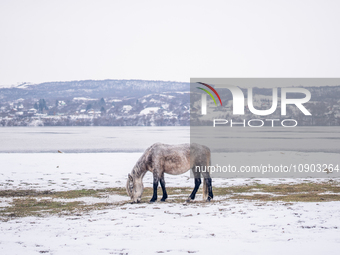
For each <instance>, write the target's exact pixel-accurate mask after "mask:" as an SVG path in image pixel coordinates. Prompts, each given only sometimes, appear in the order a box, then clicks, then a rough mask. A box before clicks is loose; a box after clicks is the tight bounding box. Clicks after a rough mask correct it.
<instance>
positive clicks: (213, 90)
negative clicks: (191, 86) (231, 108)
mask: <svg viewBox="0 0 340 255" xmlns="http://www.w3.org/2000/svg"><path fill="white" fill-rule="evenodd" d="M198 83H199V84H201V85H203V86H206V87H207V88H209V89H211V91H212V92H214V93H215V95H216V96H217V98H218V100H220V104H221V106H222V101H221V98H220V95H219V94H218V93H217V91H216V90H215V89H214V88H213V87H211V86H210V85H208V84H205V83H203V82H198ZM197 88H198V89H201V90H203V91H205V92H206V93H207V94H208V95H209V96H210V97H211V98H212V100H214V103H215V105H216V106H217V103H216V100H215V98H214V96H213V95H212V94H211V92H210V91H209V90H206V89H204V88H200V87H197Z"/></svg>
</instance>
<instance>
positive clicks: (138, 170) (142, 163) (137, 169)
mask: <svg viewBox="0 0 340 255" xmlns="http://www.w3.org/2000/svg"><path fill="white" fill-rule="evenodd" d="M155 145H156V144H153V145H151V146H150V147H149V148H147V149H146V150H145V152H144V153H143V155H142V156H141V157H140V158H139V159H138V161H137V163H136V164H135V166H134V167H133V169H132V172H131V174H132V176H133V177H136V178H140V177H144V175H145V173H146V172H147V163H148V161H149V155H150V153H151V151H152V148H153V147H154V146H155Z"/></svg>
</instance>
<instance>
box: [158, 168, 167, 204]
mask: <svg viewBox="0 0 340 255" xmlns="http://www.w3.org/2000/svg"><path fill="white" fill-rule="evenodd" d="M160 183H161V187H162V191H163V197H162V199H161V201H162V202H164V201H165V199H167V198H168V194H167V193H166V189H165V180H164V173H163V174H162V176H161V179H160Z"/></svg>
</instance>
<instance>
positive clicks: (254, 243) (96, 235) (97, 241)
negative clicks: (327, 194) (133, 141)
mask: <svg viewBox="0 0 340 255" xmlns="http://www.w3.org/2000/svg"><path fill="white" fill-rule="evenodd" d="M339 224H340V202H329V203H328V202H325V203H295V204H289V203H288V204H285V203H279V202H277V203H273V202H270V203H256V202H235V201H231V202H230V203H228V202H221V203H215V204H210V203H206V204H189V205H179V204H170V203H156V204H128V205H125V206H122V207H112V208H111V209H108V210H101V211H93V212H91V213H87V214H84V215H75V216H62V217H57V216H49V217H26V218H19V219H16V220H11V221H8V222H2V223H1V225H0V229H1V231H0V253H1V254H40V253H46V254H63V255H65V254H159V253H165V254H188V253H194V254H339V248H340V235H339V226H340V225H339Z"/></svg>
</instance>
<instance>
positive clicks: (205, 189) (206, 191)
mask: <svg viewBox="0 0 340 255" xmlns="http://www.w3.org/2000/svg"><path fill="white" fill-rule="evenodd" d="M208 157H209V158H208V159H207V163H208V164H207V172H208V175H209V177H210V174H209V169H210V168H209V167H208V166H211V155H210V151H209V154H208ZM208 196H209V188H208V183H207V181H206V178H203V201H206V200H207V199H208Z"/></svg>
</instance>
